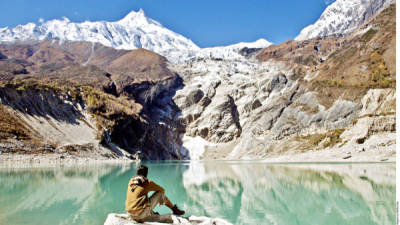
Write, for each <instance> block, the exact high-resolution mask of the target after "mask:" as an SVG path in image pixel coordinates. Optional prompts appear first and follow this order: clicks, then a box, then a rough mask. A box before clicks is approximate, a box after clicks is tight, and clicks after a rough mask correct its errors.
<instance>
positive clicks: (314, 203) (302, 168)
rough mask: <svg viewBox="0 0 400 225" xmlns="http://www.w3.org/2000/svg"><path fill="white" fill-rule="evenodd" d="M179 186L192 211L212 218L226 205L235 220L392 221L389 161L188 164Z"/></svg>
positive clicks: (392, 171)
mask: <svg viewBox="0 0 400 225" xmlns="http://www.w3.org/2000/svg"><path fill="white" fill-rule="evenodd" d="M184 186H185V188H186V190H187V193H188V195H189V196H190V197H191V198H193V199H195V202H197V204H199V206H196V207H195V209H194V210H196V209H204V210H205V211H206V212H207V214H208V215H210V216H218V215H221V211H220V209H221V208H224V207H227V208H229V209H228V210H227V212H228V214H225V215H226V216H227V217H229V218H230V221H232V222H233V223H235V224H393V223H394V221H395V165H394V164H385V165H383V164H347V165H343V164H336V165H323V164H319V165H265V164H242V163H237V164H235V163H228V164H215V163H205V164H192V166H191V168H189V170H188V171H187V172H186V173H185V174H184ZM210 204H211V205H212V206H213V207H215V208H210ZM215 209H216V210H215Z"/></svg>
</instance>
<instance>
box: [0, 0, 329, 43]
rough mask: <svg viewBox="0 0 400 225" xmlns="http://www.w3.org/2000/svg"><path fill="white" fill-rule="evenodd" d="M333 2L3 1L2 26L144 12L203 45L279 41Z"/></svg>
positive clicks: (108, 18)
mask: <svg viewBox="0 0 400 225" xmlns="http://www.w3.org/2000/svg"><path fill="white" fill-rule="evenodd" d="M333 1H334V0H68V1H61V0H59V1H55V0H34V1H33V0H0V8H1V9H3V10H2V13H1V14H0V27H6V26H8V27H14V26H16V25H18V24H26V23H28V22H35V23H39V19H40V18H43V19H44V20H50V19H61V18H62V17H63V16H65V17H67V18H69V19H70V20H71V21H73V22H83V21H85V20H89V21H97V20H106V21H116V20H119V19H121V18H122V17H124V16H125V15H126V14H127V13H128V12H130V11H132V10H134V11H137V10H139V9H140V8H142V9H143V10H144V11H145V13H146V15H147V16H148V17H150V18H153V19H155V20H157V21H159V22H160V23H161V24H163V25H164V26H165V27H167V28H169V29H171V30H173V31H175V32H177V33H180V34H182V35H184V36H185V37H187V38H189V39H191V40H192V41H193V42H195V43H196V44H197V45H199V46H200V47H211V46H219V45H229V44H234V43H237V42H241V41H246V42H248V41H255V40H257V39H259V38H265V39H267V40H268V41H271V42H273V43H276V44H277V43H281V42H284V41H286V40H288V39H293V38H295V37H296V36H297V35H298V33H299V32H300V31H301V29H302V28H304V27H305V26H307V25H309V24H312V23H314V22H315V21H316V20H317V19H318V18H319V17H320V15H321V13H322V12H323V11H324V9H325V8H326V7H327V6H328V4H330V3H332V2H333Z"/></svg>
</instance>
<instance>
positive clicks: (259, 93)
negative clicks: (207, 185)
mask: <svg viewBox="0 0 400 225" xmlns="http://www.w3.org/2000/svg"><path fill="white" fill-rule="evenodd" d="M394 15H395V5H391V6H389V7H388V8H386V9H385V10H383V11H382V12H381V13H380V14H379V15H375V16H373V17H371V18H370V19H369V20H368V21H367V23H365V24H363V25H362V26H361V27H359V28H358V29H357V30H355V31H354V32H353V33H351V34H348V35H347V36H346V37H342V38H335V37H329V38H315V39H310V40H305V41H287V42H285V43H282V44H279V45H272V46H269V45H270V43H267V42H266V41H261V45H254V46H253V45H249V47H259V46H268V47H267V48H264V49H262V50H260V49H249V48H247V49H246V46H245V45H246V43H241V44H240V45H235V46H233V47H232V46H231V47H229V48H220V47H218V48H214V49H213V48H211V49H205V50H204V49H203V50H202V51H199V52H198V54H195V56H196V57H193V58H187V59H185V60H183V63H178V64H170V63H168V61H167V59H166V58H165V57H163V56H160V55H158V54H156V53H153V52H151V51H148V50H144V49H137V50H132V51H126V50H116V49H112V48H108V47H104V46H101V45H100V44H93V43H87V42H62V43H60V42H50V41H44V42H31V43H18V44H2V45H0V73H1V75H2V76H1V89H0V97H1V99H2V105H1V106H2V108H1V110H2V111H3V112H4V114H3V117H4V120H3V121H4V122H1V123H0V128H1V129H2V132H3V133H2V136H1V138H2V142H3V143H7V144H8V143H10V145H7V146H6V147H4V151H24V152H27V149H29V148H35V149H52V150H51V151H54V149H59V148H61V147H63V146H69V145H73V146H86V145H88V144H89V145H90V146H97V145H98V144H99V143H101V146H100V147H101V149H103V148H109V149H112V151H113V152H114V153H115V154H116V156H117V155H118V154H119V155H125V153H123V151H122V150H125V151H127V152H128V153H135V152H138V151H142V156H143V158H145V159H214V158H218V159H220V158H223V159H243V158H251V159H259V158H273V157H279V156H282V155H283V156H287V158H290V157H291V156H293V157H294V158H295V159H296V157H298V155H299V154H303V153H304V154H306V153H310V152H311V153H315V152H320V153H321V152H322V153H321V154H319V155H318V154H317V155H318V157H317V158H312V157H315V155H312V154H311V153H310V154H308V155H307V154H306V156H307V157H311V158H309V159H311V160H321V158H320V157H321V156H322V157H323V156H324V154H325V156H326V159H332V160H345V159H349V158H352V159H359V160H361V159H364V160H365V159H366V160H370V159H372V158H373V160H377V161H379V160H392V159H394V155H395V142H396V140H395V94H394V93H395V83H396V77H395V74H396V67H395V49H394V48H393V46H395V32H394V27H395V17H394ZM239 47H243V48H242V49H239ZM209 53H210V54H209ZM214 53H215V54H214ZM225 53H226V54H225ZM232 54H233V55H232ZM241 54H242V55H241ZM225 55H226V57H225ZM231 56H232V57H231ZM233 56H234V57H233ZM180 62H181V61H180ZM52 133H54V134H56V135H50V134H52ZM80 134H81V135H80ZM47 139H49V140H47ZM49 142H50V143H51V144H50V145H49V144H48V143H49ZM32 143H35V144H34V145H32V147H30V145H31V144H32ZM18 146H19V147H18ZM46 146H47V147H46ZM100 147H99V149H100ZM74 148H75V147H74ZM21 149H23V150H21ZM381 150H382V151H381ZM43 151H45V150H43ZM376 151H380V152H379V154H375V153H376ZM364 152H367V156H365V154H364ZM368 152H370V153H371V154H372V155H374V154H375V155H376V157H372V158H371V157H370V158H368ZM114 153H112V154H114ZM363 154H364V155H363ZM328 156H329V157H328ZM287 158H286V159H287ZM301 159H304V158H301Z"/></svg>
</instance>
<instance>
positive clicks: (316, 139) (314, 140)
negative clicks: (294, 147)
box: [294, 129, 344, 151]
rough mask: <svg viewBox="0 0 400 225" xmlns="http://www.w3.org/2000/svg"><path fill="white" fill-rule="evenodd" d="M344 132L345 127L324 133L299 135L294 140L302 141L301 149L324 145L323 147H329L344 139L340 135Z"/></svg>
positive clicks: (299, 146)
mask: <svg viewBox="0 0 400 225" xmlns="http://www.w3.org/2000/svg"><path fill="white" fill-rule="evenodd" d="M343 132H344V129H335V130H331V131H328V132H326V133H322V134H311V135H307V136H297V137H295V138H294V140H295V141H298V142H300V144H299V145H298V148H299V150H301V151H308V150H310V149H313V148H314V149H315V148H317V147H319V146H322V148H328V147H333V146H335V145H336V144H338V143H340V142H341V141H342V139H341V138H340V135H341V134H342V133H343Z"/></svg>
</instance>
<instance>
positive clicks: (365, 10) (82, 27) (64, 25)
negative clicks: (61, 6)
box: [0, 0, 394, 62]
mask: <svg viewBox="0 0 400 225" xmlns="http://www.w3.org/2000/svg"><path fill="white" fill-rule="evenodd" d="M393 2H394V0H362V1H361V3H360V0H338V1H336V2H334V3H333V4H331V5H330V6H328V8H327V9H326V10H325V11H324V12H323V14H322V15H321V17H320V18H319V20H318V21H317V22H316V23H315V24H313V25H310V26H308V27H306V28H304V29H303V30H302V31H301V33H300V34H299V35H298V36H297V37H296V39H295V40H307V39H311V38H315V37H325V36H329V35H340V34H345V33H348V32H351V31H353V30H354V29H355V28H357V27H359V26H360V25H361V24H363V23H364V22H365V21H366V20H367V19H368V18H370V17H371V16H372V15H374V14H375V13H376V12H378V11H379V10H381V9H382V8H385V7H387V6H388V5H389V4H390V3H393ZM29 40H39V41H42V40H59V41H61V42H63V41H84V42H97V43H100V44H102V45H104V46H107V47H112V48H115V49H125V50H131V49H136V48H144V49H147V50H150V51H153V52H156V53H159V54H161V55H163V56H165V57H167V58H168V59H169V60H170V61H175V62H176V61H181V60H182V59H183V58H191V57H220V58H230V59H235V58H240V57H241V56H240V55H239V54H237V52H238V51H239V50H240V49H241V48H244V47H248V48H265V47H268V46H269V45H271V44H272V43H271V42H269V41H267V40H264V39H259V40H257V41H255V42H247V43H246V42H241V43H238V44H234V45H230V46H222V47H214V48H205V49H200V48H199V47H198V46H197V45H196V44H194V43H193V42H192V41H191V40H190V39H188V38H186V37H184V36H182V35H180V34H177V33H175V32H173V31H171V30H169V29H167V28H165V27H163V26H162V25H161V24H160V23H159V22H157V21H155V20H153V19H151V18H148V17H147V16H146V15H145V13H144V11H143V10H142V9H140V10H139V11H138V12H134V11H132V12H130V13H129V14H128V15H126V16H125V17H124V18H122V19H121V20H119V21H115V22H107V21H96V22H89V21H86V22H83V23H74V22H71V21H69V20H68V19H67V18H65V17H64V18H63V19H62V20H50V21H47V22H44V23H42V24H40V25H37V24H35V23H28V24H26V25H18V26H16V27H14V28H9V27H5V28H0V42H16V41H29Z"/></svg>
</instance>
